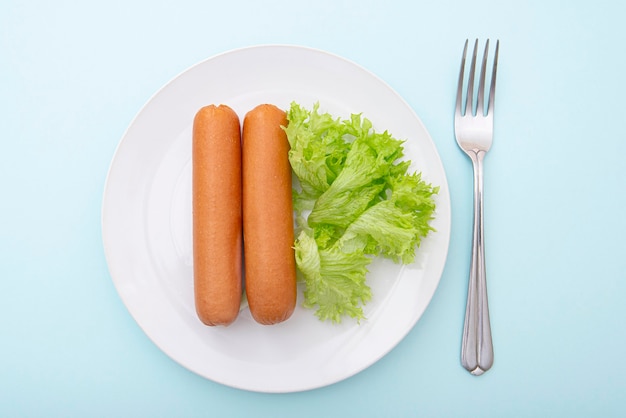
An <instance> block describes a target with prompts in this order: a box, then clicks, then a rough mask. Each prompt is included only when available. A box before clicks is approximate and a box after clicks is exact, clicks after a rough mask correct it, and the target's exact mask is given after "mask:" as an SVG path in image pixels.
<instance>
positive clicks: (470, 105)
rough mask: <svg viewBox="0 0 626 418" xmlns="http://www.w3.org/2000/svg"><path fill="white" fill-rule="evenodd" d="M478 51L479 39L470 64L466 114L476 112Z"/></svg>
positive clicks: (475, 44) (475, 43)
mask: <svg viewBox="0 0 626 418" xmlns="http://www.w3.org/2000/svg"><path fill="white" fill-rule="evenodd" d="M477 52H478V39H476V42H474V52H473V53H472V63H471V64H470V72H469V78H468V80H467V98H466V99H465V114H466V115H467V112H469V114H470V115H473V114H474V103H473V102H474V74H475V73H476V54H477Z"/></svg>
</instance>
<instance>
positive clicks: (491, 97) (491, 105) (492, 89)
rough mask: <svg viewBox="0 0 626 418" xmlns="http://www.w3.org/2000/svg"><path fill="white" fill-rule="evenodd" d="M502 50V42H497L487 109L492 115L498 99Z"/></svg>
mask: <svg viewBox="0 0 626 418" xmlns="http://www.w3.org/2000/svg"><path fill="white" fill-rule="evenodd" d="M499 50H500V40H499V39H497V40H496V52H495V53H494V55H493V69H492V70H491V86H490V87H489V105H488V107H487V113H488V114H490V113H491V114H492V113H493V109H494V102H495V98H496V72H497V70H498V51H499Z"/></svg>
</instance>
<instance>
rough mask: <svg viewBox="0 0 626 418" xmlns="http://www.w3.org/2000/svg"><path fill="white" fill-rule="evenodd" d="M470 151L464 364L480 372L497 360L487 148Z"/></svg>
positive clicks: (474, 373) (463, 344)
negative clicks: (487, 242)
mask: <svg viewBox="0 0 626 418" xmlns="http://www.w3.org/2000/svg"><path fill="white" fill-rule="evenodd" d="M468 154H469V156H470V158H471V159H472V165H473V168H474V231H473V241H472V260H471V263H470V275H469V287H468V291H467V306H466V308H465V324H464V327H463V343H462V347H461V364H462V365H463V367H465V368H466V369H467V370H468V371H469V372H470V373H471V374H473V375H475V376H480V375H481V374H483V373H484V372H486V371H487V370H489V369H490V368H491V365H492V364H493V344H492V341H491V325H490V323H489V304H488V302H487V277H486V270H485V247H484V240H483V159H484V158H485V152H483V151H477V152H468Z"/></svg>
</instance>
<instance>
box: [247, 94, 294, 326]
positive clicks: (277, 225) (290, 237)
mask: <svg viewBox="0 0 626 418" xmlns="http://www.w3.org/2000/svg"><path fill="white" fill-rule="evenodd" d="M286 124H287V117H286V114H285V112H284V111H283V110H281V109H279V108H277V107H276V106H274V105H269V104H262V105H259V106H257V107H255V108H254V109H252V110H251V111H250V112H248V113H247V114H246V116H245V118H244V122H243V136H242V171H243V234H244V253H245V257H244V264H245V287H246V295H247V297H248V303H249V307H250V312H251V314H252V317H253V318H254V319H255V320H256V321H257V322H259V323H261V324H265V325H270V324H275V323H279V322H282V321H285V320H286V319H288V318H289V317H290V316H291V314H292V313H293V311H294V308H295V305H296V294H297V289H296V264H295V255H294V249H293V245H294V228H293V206H292V198H291V193H292V186H291V166H290V165H289V159H288V157H289V156H288V153H289V142H288V140H287V136H286V134H285V132H284V131H283V129H282V128H281V126H286Z"/></svg>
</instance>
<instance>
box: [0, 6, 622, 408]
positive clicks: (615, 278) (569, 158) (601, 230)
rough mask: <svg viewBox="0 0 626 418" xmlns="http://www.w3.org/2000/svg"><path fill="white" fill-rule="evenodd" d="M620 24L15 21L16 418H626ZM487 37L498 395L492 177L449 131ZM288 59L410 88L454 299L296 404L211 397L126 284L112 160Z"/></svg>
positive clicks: (108, 11) (10, 329)
mask: <svg viewBox="0 0 626 418" xmlns="http://www.w3.org/2000/svg"><path fill="white" fill-rule="evenodd" d="M592 3H595V5H594V4H592ZM623 4H624V3H622V2H618V1H598V2H589V1H584V2H583V1H571V2H556V1H547V0H533V1H519V2H515V3H512V2H502V1H486V0H477V1H466V2H462V1H457V0H442V1H429V2H419V1H413V2H412V1H406V0H402V1H393V0H388V1H373V0H361V1H348V0H318V1H313V2H303V1H302V2H298V1H282V0H272V1H254V2H253V1H242V0H229V1H220V2H217V1H210V0H207V1H191V0H177V1H175V2H174V1H133V0H124V1H119V0H111V1H107V2H87V1H71V0H65V1H63V0H61V1H54V2H45V1H40V0H39V1H15V0H8V1H6V0H5V1H3V2H2V3H1V4H0V141H1V142H0V143H1V145H2V147H1V148H0V156H1V157H0V161H1V162H0V193H1V198H0V202H1V203H0V416H3V417H19V416H48V417H56V416H59V417H91V416H101V417H136V416H146V417H147V416H150V417H161V416H162V417H174V416H176V417H206V416H211V417H213V416H214V417H231V416H232V417H252V416H255V417H264V416H267V417H270V416H271V417H283V416H284V417H317V416H328V417H382V416H393V417H474V416H475V417H544V416H549V417H587V416H598V417H618V416H625V415H626V401H625V400H624V396H625V393H626V362H625V361H624V354H626V349H625V347H626V326H625V325H626V324H625V322H626V321H625V318H626V303H625V299H626V251H625V250H626V244H625V241H624V237H625V236H626V220H625V219H626V218H625V216H624V206H625V205H626V198H625V192H626V174H625V170H624V163H623V161H624V159H625V155H626V137H625V133H624V115H625V113H626V112H625V97H626V87H625V82H624V79H625V75H626V59H625V56H626V54H625V52H626V48H625V47H624V43H625V41H626V30H625V29H624V26H623V24H624V22H623V21H624V16H625V15H626V7H625V6H623ZM468 37H469V38H475V37H479V38H481V39H484V38H486V37H491V38H492V39H495V38H499V39H500V41H501V54H500V66H499V74H498V92H497V114H496V129H495V142H494V146H493V148H492V151H491V152H490V154H489V155H488V157H487V159H486V179H485V182H486V183H485V193H486V208H485V211H486V242H487V263H488V266H487V268H488V275H489V276H488V278H489V296H490V304H491V315H492V327H493V340H494V344H495V356H496V360H495V364H494V367H493V369H492V370H491V371H489V372H488V373H487V374H485V375H484V376H482V377H473V376H471V375H469V374H468V373H467V372H466V371H465V370H464V369H463V368H462V367H461V366H460V363H459V347H460V339H461V330H462V324H463V314H464V306H465V295H466V283H467V271H468V265H469V251H470V247H469V243H470V233H471V216H472V215H471V199H472V195H471V189H472V176H471V164H470V161H469V159H468V158H467V157H466V156H465V155H464V154H463V153H462V152H461V151H460V150H459V149H458V148H457V145H456V143H455V140H454V136H453V123H452V110H453V106H454V94H455V83H456V77H457V71H458V66H459V60H460V55H461V50H462V45H463V42H464V41H465V39H466V38H468ZM268 43H286V44H297V45H304V46H309V47H314V48H320V49H323V50H326V51H329V52H332V53H335V54H339V55H342V56H344V57H346V58H348V59H350V60H352V61H354V62H356V63H358V64H360V65H362V66H364V67H366V68H368V69H369V70H371V71H372V72H374V73H375V74H377V75H378V76H379V77H381V78H382V79H384V80H385V81H387V82H388V83H389V84H390V85H391V86H392V87H393V88H394V89H395V90H397V91H398V93H400V95H402V96H403V97H404V98H405V99H406V101H407V102H408V103H409V104H410V105H411V106H412V107H413V108H414V109H415V111H416V112H417V114H418V115H420V117H421V119H422V120H423V122H424V124H425V125H426V127H427V128H428V130H429V132H430V134H431V135H432V137H433V140H434V141H435V143H436V145H437V147H438V150H439V152H440V154H441V158H442V160H443V163H444V166H445V168H446V171H447V175H448V181H449V186H450V193H451V200H452V213H453V215H452V236H451V243H450V251H449V256H448V262H447V264H446V268H445V271H444V274H443V276H442V278H441V284H440V286H439V288H438V290H437V292H436V294H435V296H434V298H433V300H432V303H431V305H430V306H429V308H428V309H427V311H426V312H425V314H424V316H423V317H422V319H421V320H420V321H419V322H418V324H417V325H416V327H415V328H414V329H413V330H412V332H411V333H410V334H409V335H408V336H407V337H406V339H405V340H403V341H402V342H401V343H400V344H399V345H398V346H397V347H396V348H395V349H394V350H393V351H392V352H391V353H390V354H389V355H387V356H386V357H385V358H383V359H382V360H381V361H379V362H378V363H376V364H374V365H373V366H372V367H370V368H368V369H366V370H365V371H363V372H362V373H360V374H358V375H356V376H354V377H352V378H350V379H348V380H345V381H342V382H340V383H337V384H335V385H332V386H329V387H325V388H322V389H318V390H313V391H310V392H304V393H295V394H285V395H270V394H258V393H250V392H245V391H240V390H236V389H232V388H228V387H224V386H221V385H218V384H216V383H213V382H211V381H207V380H205V379H203V378H201V377H199V376H197V375H195V374H193V373H192V372H189V371H188V370H186V369H184V368H182V367H181V366H179V365H178V364H176V363H175V362H173V361H172V360H170V359H169V358H168V357H167V356H166V355H165V354H163V353H162V352H161V351H160V350H159V349H158V348H157V347H156V346H154V345H153V344H152V343H151V342H150V341H149V339H148V338H147V337H146V335H145V334H143V332H142V331H141V330H140V328H139V327H138V325H137V324H136V323H135V322H134V321H133V319H132V318H131V316H130V315H129V313H128V311H127V310H126V308H125V306H124V305H123V303H122V301H121V300H120V298H119V297H118V295H117V293H116V291H115V289H114V287H113V284H112V281H111V278H110V276H109V273H108V270H107V265H106V262H105V259H104V254H103V248H102V242H101V226H100V209H101V203H102V193H103V186H104V182H105V177H106V174H107V169H108V166H109V163H110V162H111V159H112V157H113V153H114V150H115V148H116V145H117V143H118V141H119V140H120V138H121V136H122V134H123V133H124V131H125V129H126V127H127V126H128V125H129V123H130V122H131V120H132V118H133V117H134V116H135V114H136V113H137V112H138V111H139V109H140V108H141V107H142V105H143V104H144V103H145V102H146V101H147V100H148V99H149V98H150V96H151V95H152V94H153V93H154V92H155V91H156V90H157V89H159V88H160V87H161V86H162V85H164V84H165V83H166V82H168V81H169V80H170V79H171V78H173V77H174V76H175V75H177V74H178V73H180V72H182V71H184V70H185V69H186V68H188V67H189V66H191V65H193V64H195V63H196V62H198V61H200V60H203V59H205V58H207V57H210V56H212V55H214V54H218V53H221V52H224V51H227V50H230V49H233V48H238V47H244V46H249V45H256V44H268Z"/></svg>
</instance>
